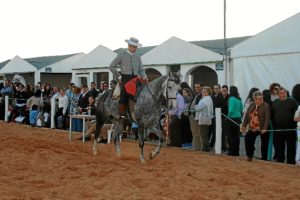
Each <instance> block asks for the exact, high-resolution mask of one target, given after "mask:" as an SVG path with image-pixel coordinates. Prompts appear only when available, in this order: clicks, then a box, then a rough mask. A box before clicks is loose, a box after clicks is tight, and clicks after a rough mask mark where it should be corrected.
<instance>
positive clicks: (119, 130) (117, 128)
mask: <svg viewBox="0 0 300 200" xmlns="http://www.w3.org/2000/svg"><path fill="white" fill-rule="evenodd" d="M114 126H115V134H114V137H113V138H114V144H115V150H116V154H117V156H120V155H121V148H120V136H121V133H122V131H123V123H122V122H120V123H116V124H115V125H114Z"/></svg>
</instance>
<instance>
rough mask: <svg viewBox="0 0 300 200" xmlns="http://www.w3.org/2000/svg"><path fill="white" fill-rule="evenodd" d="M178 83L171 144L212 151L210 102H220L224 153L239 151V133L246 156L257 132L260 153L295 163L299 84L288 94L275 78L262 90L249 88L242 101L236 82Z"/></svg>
mask: <svg viewBox="0 0 300 200" xmlns="http://www.w3.org/2000/svg"><path fill="white" fill-rule="evenodd" d="M180 86H181V87H180V90H179V91H178V93H177V98H176V99H177V108H173V109H172V110H170V111H169V115H170V118H171V122H170V125H169V129H170V130H169V133H170V140H171V141H170V145H171V146H178V147H182V148H190V147H191V148H192V149H194V150H196V151H205V152H210V151H213V148H214V145H215V134H216V133H215V129H216V126H215V113H214V112H215V108H221V113H222V119H221V121H222V152H223V153H227V154H228V155H230V156H239V155H240V149H239V148H240V139H241V138H243V137H244V142H245V150H246V155H247V160H248V161H252V159H253V157H254V151H255V141H256V137H257V136H260V138H261V153H260V154H261V157H260V159H262V160H273V161H275V162H285V161H286V162H287V163H288V164H300V145H298V147H297V141H298V143H300V131H299V127H300V115H299V112H300V111H299V110H300V107H299V102H300V84H296V85H295V86H294V87H293V90H292V95H291V96H290V95H289V92H288V91H287V90H286V89H285V88H283V87H281V86H280V84H278V83H272V84H271V85H270V87H269V88H268V89H264V90H261V89H259V88H251V89H250V91H249V95H248V97H247V98H246V99H245V101H243V100H242V99H241V97H240V95H239V91H238V88H237V87H236V86H230V87H228V86H227V85H223V86H222V87H221V86H220V85H219V84H215V85H214V86H213V91H212V89H211V88H210V87H209V86H205V85H204V84H202V83H195V84H194V89H193V90H192V89H191V88H190V87H189V86H188V85H187V83H181V85H180ZM186 116H188V117H186ZM186 120H188V122H189V123H186ZM297 122H298V137H297ZM187 125H188V126H187ZM190 135H192V137H190ZM187 143H188V145H186V144H187ZM296 147H297V148H298V149H297V150H296ZM273 149H274V153H273V155H272V151H273ZM285 152H286V153H285ZM296 152H299V153H296ZM270 154H271V156H269V155H270ZM285 154H286V155H285ZM296 154H297V155H296ZM295 157H297V158H296V159H295Z"/></svg>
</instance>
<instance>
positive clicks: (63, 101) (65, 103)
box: [54, 89, 69, 129]
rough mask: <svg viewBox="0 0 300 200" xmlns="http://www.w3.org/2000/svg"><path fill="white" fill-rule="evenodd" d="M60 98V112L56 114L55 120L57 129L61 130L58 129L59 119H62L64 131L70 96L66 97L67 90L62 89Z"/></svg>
mask: <svg viewBox="0 0 300 200" xmlns="http://www.w3.org/2000/svg"><path fill="white" fill-rule="evenodd" d="M57 98H58V110H57V112H56V113H55V116H54V120H55V128H61V127H58V117H59V116H61V117H62V124H63V127H62V128H63V129H66V113H67V108H68V103H69V100H68V96H67V95H66V92H65V89H60V92H59V95H58V96H57Z"/></svg>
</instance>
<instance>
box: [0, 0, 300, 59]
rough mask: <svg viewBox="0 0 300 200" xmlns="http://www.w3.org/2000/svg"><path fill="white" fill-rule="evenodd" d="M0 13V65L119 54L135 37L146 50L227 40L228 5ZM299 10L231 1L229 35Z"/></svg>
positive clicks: (187, 0)
mask: <svg viewBox="0 0 300 200" xmlns="http://www.w3.org/2000/svg"><path fill="white" fill-rule="evenodd" d="M0 8H1V9H0V25H1V29H0V30H1V32H0V62H2V61H5V60H7V59H12V58H13V57H14V56H16V55H18V56H20V57H22V58H30V57H38V56H52V55H65V54H72V53H79V52H84V53H89V52H90V51H92V50H93V49H94V48H96V47H97V46H98V45H103V46H105V47H107V48H109V49H111V50H115V49H118V48H121V47H122V48H125V47H126V46H127V45H126V43H125V41H124V40H125V39H128V38H130V37H132V36H133V37H136V38H138V39H139V40H140V43H142V44H143V46H152V45H159V44H161V43H163V42H164V41H166V40H167V39H169V38H170V37H172V36H176V37H179V38H181V39H183V40H186V41H199V40H211V39H222V38H223V37H224V0H151V1H146V0H1V1H0ZM299 10H300V1H299V0H227V1H226V36H227V38H230V37H241V36H251V35H255V34H258V33H259V32H261V31H264V30H265V29H267V28H269V27H271V26H273V25H275V24H277V23H279V22H281V21H283V20H285V19H287V18H289V17H291V16H293V15H295V14H297V13H298V12H299Z"/></svg>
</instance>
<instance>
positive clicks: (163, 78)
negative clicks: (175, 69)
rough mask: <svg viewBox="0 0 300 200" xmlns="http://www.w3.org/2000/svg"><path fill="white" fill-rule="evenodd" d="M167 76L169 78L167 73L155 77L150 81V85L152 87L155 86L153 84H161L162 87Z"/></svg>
mask: <svg viewBox="0 0 300 200" xmlns="http://www.w3.org/2000/svg"><path fill="white" fill-rule="evenodd" d="M167 78H168V76H167V75H164V76H160V77H158V78H156V79H154V80H153V81H151V82H150V83H149V86H150V87H153V86H159V87H160V86H161V85H162V84H163V82H164V81H165V80H166V79H167Z"/></svg>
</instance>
